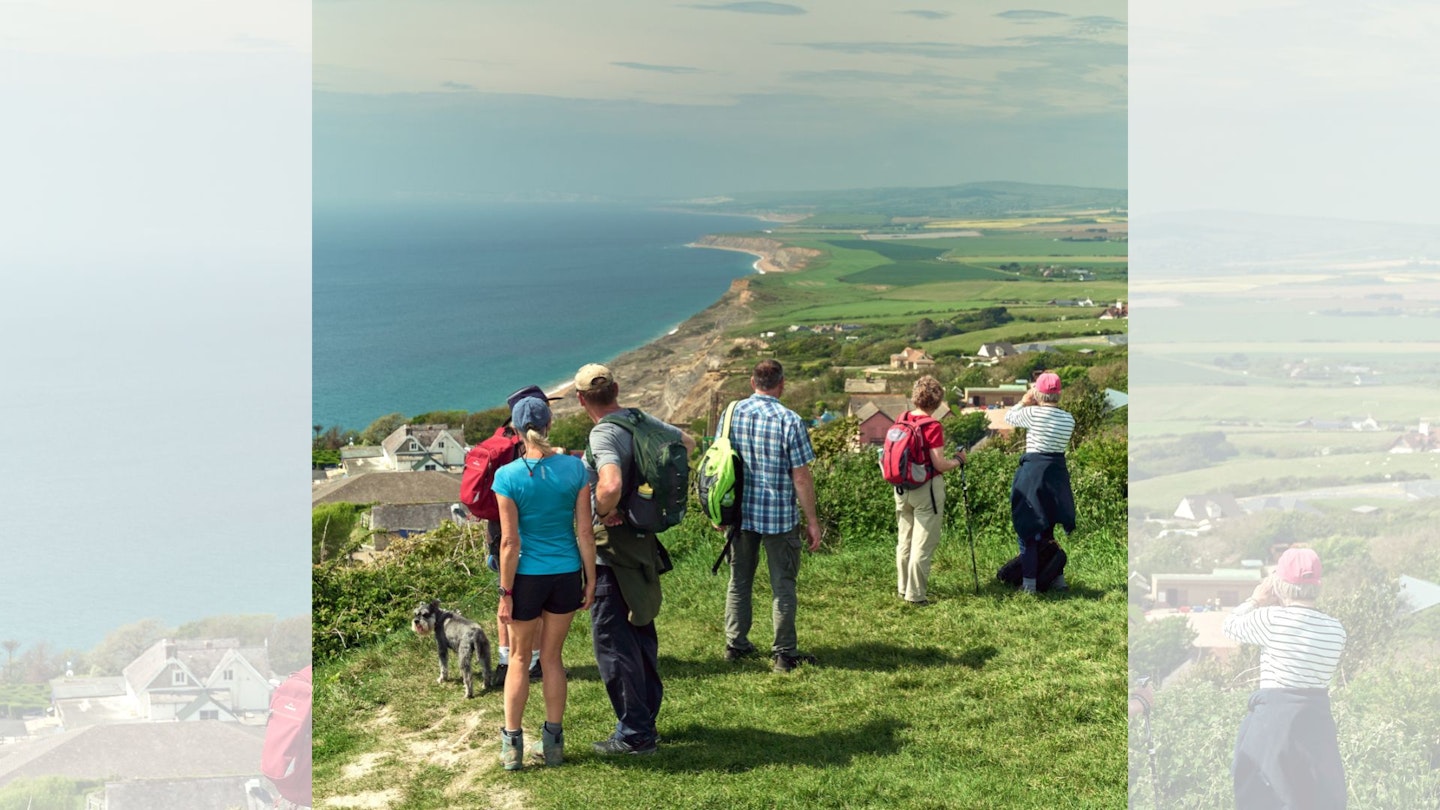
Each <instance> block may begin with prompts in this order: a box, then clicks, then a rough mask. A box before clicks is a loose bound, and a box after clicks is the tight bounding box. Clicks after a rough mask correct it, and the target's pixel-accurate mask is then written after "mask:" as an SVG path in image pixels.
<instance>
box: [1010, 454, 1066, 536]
mask: <svg viewBox="0 0 1440 810" xmlns="http://www.w3.org/2000/svg"><path fill="white" fill-rule="evenodd" d="M1010 521H1011V522H1012V523H1013V524H1014V525H1015V533H1016V534H1017V535H1019V536H1020V537H1024V538H1027V539H1028V538H1034V537H1038V536H1040V535H1042V534H1045V533H1047V532H1050V531H1051V530H1053V529H1054V528H1055V527H1056V526H1064V527H1065V531H1066V533H1067V534H1068V533H1071V532H1074V531H1075V495H1074V493H1072V492H1071V491H1070V470H1069V468H1067V467H1066V466H1065V454H1064V453H1026V454H1024V455H1022V456H1020V468H1019V469H1017V470H1016V471H1015V482H1014V483H1013V484H1011V485H1010Z"/></svg>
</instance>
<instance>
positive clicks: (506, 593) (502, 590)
mask: <svg viewBox="0 0 1440 810" xmlns="http://www.w3.org/2000/svg"><path fill="white" fill-rule="evenodd" d="M500 595H501V596H514V595H515V590H514V589H513V588H507V587H505V586H504V585H501V586H500Z"/></svg>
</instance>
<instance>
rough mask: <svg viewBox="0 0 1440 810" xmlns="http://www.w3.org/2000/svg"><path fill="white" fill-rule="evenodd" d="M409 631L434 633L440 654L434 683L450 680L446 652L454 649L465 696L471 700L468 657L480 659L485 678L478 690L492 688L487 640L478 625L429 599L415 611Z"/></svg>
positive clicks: (419, 633) (425, 633)
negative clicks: (436, 678)
mask: <svg viewBox="0 0 1440 810" xmlns="http://www.w3.org/2000/svg"><path fill="white" fill-rule="evenodd" d="M410 629H412V630H414V631H415V633H416V635H420V636H424V635H429V634H431V633H434V634H435V647H436V648H437V650H438V651H439V653H440V679H439V680H438V681H436V683H444V682H445V679H446V678H449V677H450V664H449V661H448V659H449V657H450V651H451V650H454V651H455V654H456V657H457V658H458V659H459V662H460V674H461V675H462V676H463V678H464V681H465V697H467V698H472V697H475V687H474V685H473V683H472V676H471V673H470V657H471V656H472V655H473V656H474V657H476V658H479V659H480V669H481V671H482V672H483V674H484V676H485V677H484V679H483V680H481V682H480V685H481V688H482V689H489V688H490V687H491V686H493V685H494V678H495V675H494V673H493V672H492V671H491V670H490V639H489V638H487V637H486V636H485V631H484V630H483V629H481V627H480V625H478V624H476V623H475V622H472V621H470V620H469V619H467V618H465V617H464V616H461V615H460V614H459V613H456V612H455V611H453V610H443V609H442V608H441V607H440V602H439V600H433V601H431V602H430V604H428V605H421V606H420V607H417V608H415V613H414V615H413V616H412V617H411V619H410Z"/></svg>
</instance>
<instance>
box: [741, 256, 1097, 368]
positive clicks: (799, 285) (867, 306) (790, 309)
mask: <svg viewBox="0 0 1440 810" xmlns="http://www.w3.org/2000/svg"><path fill="white" fill-rule="evenodd" d="M1018 236H1023V235H1018ZM785 238H786V241H787V242H788V243H790V244H793V245H796V246H799V247H807V248H812V249H815V250H819V251H822V252H823V254H824V256H823V257H822V258H821V259H819V260H818V261H816V262H815V263H814V264H812V266H811V267H810V268H808V269H806V270H804V271H801V272H794V273H772V274H769V275H766V276H762V277H759V278H755V279H752V280H751V290H752V291H753V292H754V294H755V304H754V310H755V313H756V320H755V322H754V323H753V324H751V325H748V326H747V327H745V329H744V330H743V331H745V332H753V331H765V330H769V329H783V328H785V327H786V326H787V325H789V324H793V323H799V324H814V323H829V322H834V321H841V320H843V321H853V322H858V323H875V324H884V325H909V324H912V323H914V322H915V321H916V320H918V319H919V318H920V317H930V318H932V319H935V320H941V319H944V318H948V317H951V316H953V315H956V314H959V313H962V312H966V311H970V310H975V309H981V308H984V307H988V306H996V305H1010V306H1013V305H1015V303H1016V302H1025V303H1028V304H1029V305H1031V306H1032V307H1043V305H1044V302H1046V301H1049V300H1050V299H1053V298H1072V299H1073V298H1087V297H1088V298H1093V299H1095V301H1096V302H1097V304H1108V303H1110V302H1113V301H1115V300H1119V299H1124V298H1125V297H1126V284H1125V282H1124V281H1086V282H1075V281H1041V280H1032V279H1023V278H1019V277H1015V276H1013V275H1011V274H1008V273H1006V272H1004V271H998V270H995V269H993V268H992V267H987V266H985V265H983V264H979V263H974V262H970V263H961V262H947V261H931V260H928V259H927V258H926V257H928V256H933V255H934V254H935V252H936V250H937V248H936V245H939V244H940V243H948V242H955V241H965V240H923V243H921V244H909V243H905V244H898V243H895V242H888V241H865V240H858V239H854V238H852V237H850V236H848V235H847V236H846V237H845V238H840V239H823V238H813V237H812V238H797V237H796V236H793V235H786V237H785ZM1008 241H1009V242H1012V243H1016V242H1017V240H1016V239H1015V238H1010V239H1008ZM1018 243H1019V244H1024V242H1023V240H1022V241H1020V242H1018ZM1013 246H1014V245H1013V244H1012V247H1013ZM1027 258H1032V259H1033V258H1034V257H1019V258H1017V259H1015V260H1019V261H1024V260H1026V259H1027ZM896 259H898V260H899V261H896ZM1007 260H1009V259H1007ZM991 263H992V264H998V263H1000V262H999V261H992V262H991ZM1107 323H1108V322H1107ZM1032 331H1044V330H1032ZM1023 333H1024V332H1023V330H1022V332H1019V333H1014V334H1023ZM1049 334H1053V335H1054V336H1069V335H1074V334H1078V333H1077V332H1076V330H1075V329H1074V328H1073V327H1068V326H1067V327H1065V328H1063V329H1060V330H1059V331H1055V332H1050V333H1049ZM976 345H977V346H978V345H979V344H978V343H977V344H976Z"/></svg>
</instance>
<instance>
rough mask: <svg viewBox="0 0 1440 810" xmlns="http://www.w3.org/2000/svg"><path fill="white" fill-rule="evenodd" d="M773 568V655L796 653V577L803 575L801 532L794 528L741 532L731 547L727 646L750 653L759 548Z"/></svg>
mask: <svg viewBox="0 0 1440 810" xmlns="http://www.w3.org/2000/svg"><path fill="white" fill-rule="evenodd" d="M762 545H763V546H764V548H765V560H766V562H767V563H768V564H769V567H770V592H771V594H773V596H774V598H773V602H772V607H771V620H772V621H773V622H774V625H775V643H774V644H773V645H772V646H771V648H770V652H771V654H774V653H778V652H784V653H793V652H795V647H796V640H795V576H796V574H798V573H799V572H800V545H801V541H800V532H799V531H797V530H796V529H791V530H790V531H788V532H782V533H780V534H760V533H758V532H749V531H740V532H738V533H736V535H735V542H734V543H733V544H732V545H731V548H730V587H729V589H728V590H727V591H726V593H725V643H726V644H728V645H729V646H731V647H734V648H735V649H738V650H748V649H751V648H752V647H753V646H754V645H753V644H751V643H750V638H749V635H750V621H751V598H750V597H751V592H752V591H753V590H754V587H755V569H756V568H757V567H758V565H759V562H760V547H761V546H762Z"/></svg>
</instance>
